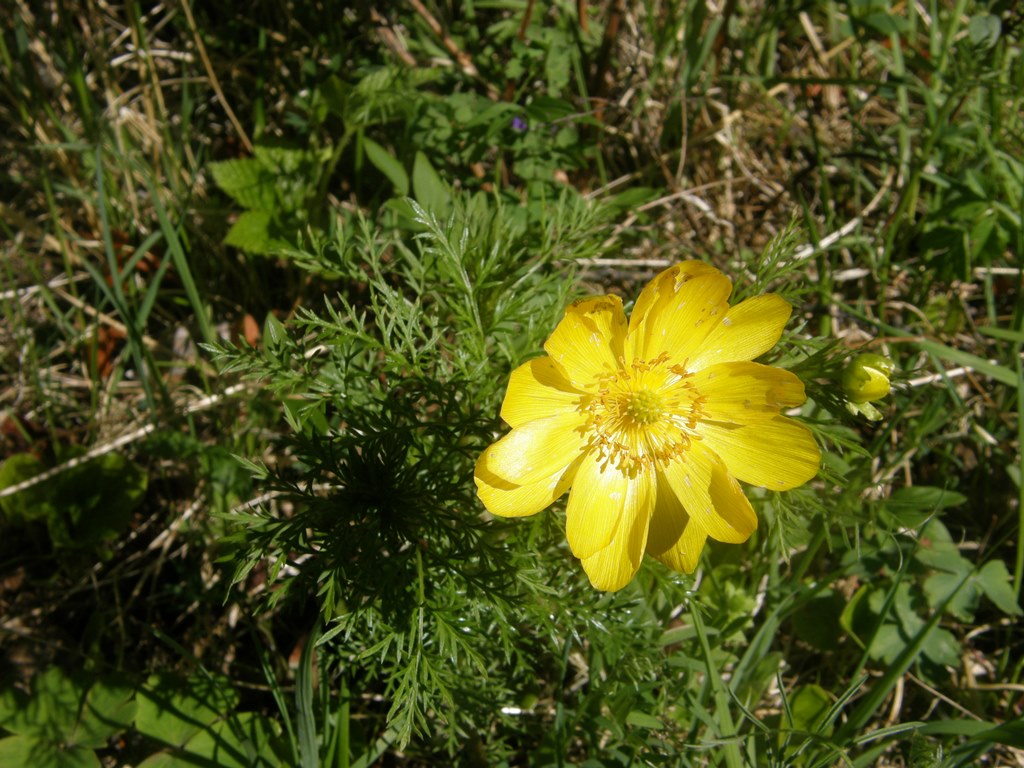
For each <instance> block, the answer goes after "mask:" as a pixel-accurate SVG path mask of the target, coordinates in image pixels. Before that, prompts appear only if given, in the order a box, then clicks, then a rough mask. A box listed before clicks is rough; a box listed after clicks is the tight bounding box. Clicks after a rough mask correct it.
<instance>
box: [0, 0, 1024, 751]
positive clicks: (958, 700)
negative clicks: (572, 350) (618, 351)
mask: <svg viewBox="0 0 1024 768" xmlns="http://www.w3.org/2000/svg"><path fill="white" fill-rule="evenodd" d="M580 8H582V9H584V12H585V13H586V14H587V15H586V19H585V23H584V22H583V21H582V20H581V19H580V18H579V16H578V12H579V9H580ZM12 9H13V10H12V13H10V14H9V18H5V19H4V21H3V23H2V25H0V33H2V34H0V67H2V72H0V75H2V76H0V120H2V123H3V124H4V125H5V126H6V127H7V129H6V130H5V131H4V132H3V134H2V135H0V156H2V157H4V158H5V160H6V162H5V169H4V171H3V175H2V177H0V179H2V181H0V189H2V192H3V195H2V196H0V200H2V201H3V202H0V226H2V233H3V238H2V239H3V254H2V258H0V262H2V263H0V275H2V281H3V284H2V286H0V306H2V322H0V456H2V458H3V464H2V465H0V614H2V615H3V617H4V618H3V621H2V622H0V649H2V651H3V653H2V654H0V659H2V660H0V756H4V758H5V759H8V760H11V761H15V762H16V761H17V760H18V759H22V760H23V759H26V758H25V754H30V755H31V759H32V760H33V761H34V762H35V763H36V764H39V765H50V764H54V765H56V764H60V763H58V762H55V761H57V760H59V757H56V756H55V755H58V754H59V748H58V747H57V746H55V745H58V744H62V745H65V747H66V749H67V750H70V753H71V754H72V757H71V758H68V759H77V760H80V761H83V762H82V764H90V765H93V764H101V765H112V766H114V765H139V764H147V765H178V764H182V763H181V762H180V761H181V760H185V759H193V760H195V759H200V760H202V759H205V760H207V761H212V764H218V765H221V764H223V765H232V764H238V765H256V764H261V765H262V764H265V765H303V766H313V765H319V764H322V765H332V766H369V765H372V764H378V763H383V764H389V765H412V766H415V765H438V764H455V765H466V766H475V765H499V766H500V765H508V766H516V765H527V764H528V765H540V766H544V765H552V766H561V765H592V766H596V765H613V766H614V765H623V766H626V765H673V766H674V765H682V766H728V767H729V768H734V767H735V766H747V765H749V766H832V765H847V766H872V765H881V766H890V765H892V766H896V765H901V766H903V765H905V766H915V767H916V766H970V765H993V766H1012V765H1020V764H1021V761H1022V760H1024V720H1022V717H1024V712H1022V709H1021V691H1022V690H1024V689H1022V686H1024V632H1022V631H1021V625H1020V614H1021V597H1020V596H1021V589H1022V583H1024V534H1022V521H1024V503H1022V502H1024V490H1022V488H1024V484H1022V474H1024V473H1022V459H1021V442H1022V438H1024V426H1022V421H1021V418H1020V414H1021V402H1022V399H1024V377H1022V364H1021V353H1022V347H1024V300H1022V298H1021V287H1022V278H1021V271H1020V269H1021V268H1020V264H1019V261H1020V259H1019V256H1020V254H1021V253H1024V161H1022V160H1021V158H1022V157H1024V55H1022V48H1021V34H1022V30H1024V17H1022V16H1021V12H1020V10H1019V9H1017V8H1016V6H1015V5H1014V4H1012V3H1008V2H994V3H987V4H985V3H976V2H969V1H968V0H956V2H950V3H936V2H931V3H916V4H895V3H890V2H887V1H886V0H871V2H865V1H862V0H857V1H856V2H849V3H838V2H822V3H781V4H771V3H757V2H747V1H746V0H741V1H740V2H735V3H733V2H727V3H724V4H719V5H713V4H708V3H703V2H690V3H683V2H674V1H672V0H644V2H638V3H624V4H622V5H621V6H620V5H618V4H616V3H603V4H599V3H574V2H568V0H564V1H563V0H560V1H559V2H555V3H543V4H542V3H533V2H530V1H529V0H515V1H514V2H508V3H492V2H472V3H453V4H441V3H412V2H410V3H398V4H385V3H381V4H379V5H378V6H376V7H374V5H373V4H369V5H367V6H365V7H358V8H351V7H349V4H346V3H340V4H336V5H330V6H329V7H323V8H321V7H319V6H311V5H307V4H302V3H295V4H293V3H289V2H286V1H284V0H275V1H274V2H271V3H266V4H260V5H258V6H254V7H251V8H248V7H247V8H246V9H244V10H240V9H235V8H231V7H229V8H207V7H204V6H201V5H199V4H194V3H188V4H187V5H185V6H182V5H180V4H179V5H171V6H167V5H157V6H153V7H150V6H148V5H141V4H138V3H134V2H129V3H127V4H125V5H123V6H116V7H114V6H111V7H106V6H102V8H101V7H99V6H96V5H95V4H72V5H71V6H65V5H60V4H56V5H54V4H50V3H46V2H41V1H40V2H35V1H34V0H33V2H28V0H18V1H17V2H15V3H14V4H13V6H12ZM688 258H697V259H702V260H705V261H709V262H711V263H713V264H714V265H716V266H717V267H719V268H720V269H722V270H723V271H724V272H725V273H726V274H728V275H730V276H731V277H732V279H733V282H734V284H735V286H736V292H737V296H739V295H752V294H755V293H759V292H763V291H767V290H772V291H777V292H780V293H782V294H783V295H784V296H786V297H787V299H788V300H790V302H791V303H792V304H793V305H794V307H795V311H794V316H793V320H792V321H791V322H790V325H789V326H788V329H787V333H786V335H785V337H784V339H783V343H782V344H781V345H780V346H779V348H778V349H777V350H776V351H774V352H772V353H771V357H770V360H771V361H773V362H775V363H778V364H780V365H783V366H784V367H788V368H790V369H791V370H793V371H794V372H796V373H797V374H798V375H800V376H801V378H802V379H803V380H804V381H805V384H806V387H807V392H808V395H809V398H810V399H809V401H808V403H807V405H806V406H804V407H803V409H802V410H801V413H800V416H801V418H803V419H804V420H805V422H806V423H807V424H808V425H809V426H810V427H811V428H812V430H813V431H814V433H815V435H816V436H817V437H818V439H819V441H820V443H821V445H822V447H823V451H824V461H823V467H822V471H821V473H820V475H819V477H818V478H817V479H815V480H814V481H813V482H812V483H810V484H808V485H806V486H804V487H801V488H799V489H796V490H794V491H791V492H788V493H786V494H781V495H773V494H769V493H766V492H763V491H760V490H758V489H747V490H748V495H749V496H750V497H751V501H752V503H753V504H754V506H755V509H756V510H757V512H758V515H759V518H760V521H761V526H760V530H759V532H758V533H757V534H755V536H754V537H753V538H752V539H751V540H750V541H749V542H748V543H746V544H742V545H725V544H715V543H712V544H711V546H710V547H709V549H708V551H707V552H706V553H705V555H704V557H703V559H702V561H701V567H700V569H699V570H698V571H697V573H696V574H694V575H692V576H680V575H678V574H672V573H670V572H669V571H667V570H666V569H664V568H663V567H661V566H660V565H658V564H657V563H654V562H653V561H651V562H647V563H646V564H645V565H644V566H643V568H642V569H641V571H640V573H639V575H638V577H637V579H636V580H635V581H634V582H633V583H632V584H631V585H630V586H629V587H627V588H626V589H624V590H622V591H621V592H619V593H616V594H614V595H606V594H602V593H597V592H595V591H594V590H593V589H592V588H591V587H590V586H589V584H588V582H587V581H586V578H585V576H584V575H583V573H582V570H581V568H580V566H579V562H578V561H576V560H575V559H574V558H573V557H572V556H571V553H570V552H569V550H568V547H567V545H566V543H565V537H564V530H563V528H564V514H563V511H562V510H563V509H564V502H561V503H560V504H556V505H555V507H554V510H553V511H552V510H548V511H546V512H544V513H541V514H539V515H537V516H534V517H531V518H524V519H521V520H510V521H505V520H496V519H493V518H491V517H489V516H488V515H486V514H485V513H484V512H483V508H482V506H481V505H480V503H479V501H478V500H477V498H476V493H475V488H474V485H473V480H472V474H473V465H474V462H475V460H476V457H477V456H478V455H479V453H480V451H481V450H482V449H483V448H484V447H485V446H486V445H487V444H488V443H489V442H490V441H492V440H493V439H494V437H495V436H496V435H497V434H499V433H500V432H501V430H502V427H501V425H500V421H499V419H498V411H499V407H500V404H501V399H502V396H503V394H504V390H505V386H506V383H507V379H508V374H509V373H510V371H511V370H512V369H513V368H514V367H515V366H516V365H518V364H519V363H521V362H523V361H525V360H527V359H530V358H531V357H535V356H537V355H538V354H541V351H542V350H541V346H542V344H543V342H544V340H545V339H546V338H547V336H548V334H549V333H550V332H551V330H552V329H553V328H554V326H555V324H556V323H557V322H558V320H559V319H560V318H561V316H562V312H563V310H564V307H565V305H566V303H567V302H568V301H570V300H571V299H572V298H575V297H577V296H579V295H585V294H594V293H604V292H613V293H617V294H619V295H620V296H622V297H623V299H624V301H626V302H627V303H628V302H630V301H632V300H633V299H634V298H635V297H636V295H637V292H638V290H639V288H640V287H641V286H642V285H643V284H644V283H645V282H646V281H647V280H648V279H649V278H650V277H652V276H653V275H654V274H656V273H657V272H658V271H659V270H660V269H661V268H662V267H663V266H667V265H669V264H672V263H675V262H677V261H680V260H683V259H688ZM854 350H861V351H871V352H876V353H880V354H885V355H888V356H889V357H890V358H891V359H892V360H893V361H894V362H895V363H896V373H895V374H894V376H893V382H894V389H893V392H892V394H891V395H890V396H889V397H888V398H886V399H885V400H883V401H881V402H880V403H877V404H876V405H878V406H879V408H880V409H881V410H882V412H883V418H882V419H881V420H880V421H878V422H869V421H867V420H866V419H864V418H862V417H857V416H853V415H851V414H850V413H849V412H848V411H847V410H846V408H845V403H844V399H843V393H842V390H841V387H840V384H839V381H840V377H841V371H842V368H843V367H844V365H845V364H846V362H847V360H848V359H849V358H850V357H851V356H852V354H853V352H854ZM4 489H6V490H4ZM314 644H315V645H314ZM213 690H215V691H219V692H220V693H218V695H217V696H216V697H211V695H210V691H213ZM83 701H86V702H89V707H87V708H86V709H84V710H83V709H82V708H81V707H79V706H78V702H83ZM26 713H33V714H32V715H31V717H27V716H26ZM94 715H100V717H99V719H98V720H97V718H96V717H94ZM65 747H62V748H65ZM4 750H7V751H4ZM17 750H29V752H24V751H21V752H18V751H17ZM32 750H34V751H32ZM147 759H148V760H149V762H145V763H144V761H147ZM95 761H98V763H97V762H95ZM176 761H177V762H176ZM0 762H3V760H0Z"/></svg>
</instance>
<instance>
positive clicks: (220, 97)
mask: <svg viewBox="0 0 1024 768" xmlns="http://www.w3.org/2000/svg"><path fill="white" fill-rule="evenodd" d="M181 8H182V10H183V11H185V20H186V21H187V22H188V28H189V31H190V32H191V33H192V37H193V38H194V39H195V41H196V50H197V51H199V58H200V59H202V61H203V69H205V70H206V76H207V77H208V78H209V80H210V87H211V88H213V92H214V93H215V94H216V96H217V101H219V102H220V105H221V106H222V107H223V108H224V111H225V112H226V113H227V116H228V120H230V121H231V125H232V126H234V128H235V132H236V133H237V134H238V139H239V141H241V142H242V146H243V147H245V150H246V151H247V152H249V153H251V152H252V142H251V141H249V134H247V133H246V132H245V129H244V128H243V127H242V124H241V123H240V122H238V118H237V117H236V116H235V111H234V110H233V109H231V105H230V104H228V100H227V99H226V98H224V91H223V90H221V87H220V81H219V80H218V79H217V75H216V73H215V72H214V71H213V65H212V64H211V63H210V57H209V56H207V55H206V46H205V45H203V39H202V38H201V37H200V36H199V29H198V28H197V27H196V20H195V19H194V18H192V9H191V8H190V7H189V4H188V0H181Z"/></svg>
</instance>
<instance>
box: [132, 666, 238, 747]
mask: <svg viewBox="0 0 1024 768" xmlns="http://www.w3.org/2000/svg"><path fill="white" fill-rule="evenodd" d="M136 700H137V702H138V709H137V710H136V714H135V728H136V730H138V731H139V733H141V734H142V735H143V736H148V737H149V738H151V739H154V740H155V741H159V742H161V743H163V744H167V745H169V746H172V747H179V746H181V745H183V744H185V742H187V741H188V740H189V739H191V738H192V737H193V736H195V735H196V734H197V733H199V732H200V731H201V730H202V729H204V728H206V727H207V726H208V725H210V724H211V723H213V722H214V721H215V720H217V719H218V718H220V717H224V716H225V715H226V714H228V713H229V712H231V711H232V710H233V709H234V708H235V707H236V706H237V705H238V694H237V693H236V692H235V690H234V689H233V688H231V685H230V683H229V682H228V681H227V679H225V678H222V677H212V678H211V677H207V676H205V675H199V674H197V675H195V676H193V677H191V678H189V679H187V680H182V679H180V678H178V677H175V676H173V675H153V676H152V677H150V678H149V680H147V681H146V685H145V686H144V687H143V688H142V689H141V690H139V692H138V694H137V696H136Z"/></svg>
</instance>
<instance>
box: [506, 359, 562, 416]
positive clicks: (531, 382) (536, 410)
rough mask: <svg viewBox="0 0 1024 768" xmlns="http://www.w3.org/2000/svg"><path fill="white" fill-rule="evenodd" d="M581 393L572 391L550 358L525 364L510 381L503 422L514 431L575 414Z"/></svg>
mask: <svg viewBox="0 0 1024 768" xmlns="http://www.w3.org/2000/svg"><path fill="white" fill-rule="evenodd" d="M579 399H580V392H579V391H578V390H576V389H574V388H573V386H572V384H570V383H569V380H568V379H567V378H565V376H564V375H563V374H562V372H561V371H560V370H559V369H558V366H556V365H555V364H554V363H553V362H552V361H551V358H550V357H538V358H537V359H536V360H530V361H529V362H528V363H523V364H522V365H520V366H519V367H518V368H516V369H515V370H514V371H512V376H511V377H510V378H509V381H508V391H507V392H506V393H505V402H503V403H502V404H501V418H503V419H504V420H505V423H506V424H508V425H509V426H511V427H518V426H521V425H523V424H526V423H527V422H530V421H536V420H537V419H544V418H548V417H549V416H557V415H558V414H560V413H564V412H566V411H570V410H573V409H574V408H575V407H576V404H577V403H578V402H579Z"/></svg>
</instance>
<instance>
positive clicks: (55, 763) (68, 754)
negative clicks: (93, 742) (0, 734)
mask: <svg viewBox="0 0 1024 768" xmlns="http://www.w3.org/2000/svg"><path fill="white" fill-rule="evenodd" d="M0 765H2V766H5V768H6V767H7V766H10V768H100V766H101V765H102V764H101V763H100V760H99V758H98V757H96V754H95V753H94V752H93V751H92V750H91V749H86V748H84V747H67V746H64V745H62V744H60V743H57V742H53V741H49V740H47V739H43V738H40V737H38V736H10V737H8V738H6V739H0Z"/></svg>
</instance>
